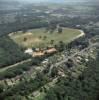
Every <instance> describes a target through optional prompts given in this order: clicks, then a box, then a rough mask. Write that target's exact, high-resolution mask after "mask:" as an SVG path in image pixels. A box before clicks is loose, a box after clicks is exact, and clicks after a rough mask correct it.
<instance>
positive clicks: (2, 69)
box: [0, 59, 31, 72]
mask: <svg viewBox="0 0 99 100" xmlns="http://www.w3.org/2000/svg"><path fill="white" fill-rule="evenodd" d="M29 61H31V59H27V60H23V61H21V62H18V63H16V64H14V65H10V66H7V67H4V68H0V72H2V71H5V70H7V69H8V68H12V67H15V66H17V65H19V64H23V63H25V62H29Z"/></svg>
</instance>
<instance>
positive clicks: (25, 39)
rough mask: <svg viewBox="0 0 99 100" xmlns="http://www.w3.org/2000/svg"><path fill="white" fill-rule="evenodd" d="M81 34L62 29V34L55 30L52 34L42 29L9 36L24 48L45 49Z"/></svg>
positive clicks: (69, 29) (66, 41)
mask: <svg viewBox="0 0 99 100" xmlns="http://www.w3.org/2000/svg"><path fill="white" fill-rule="evenodd" d="M79 34H81V32H80V31H79V30H77V29H71V28H63V32H62V33H58V32H57V30H55V31H54V32H53V33H50V32H46V31H45V29H44V28H40V29H33V30H29V31H27V32H25V33H23V32H17V33H11V34H9V36H10V37H11V39H13V40H14V41H15V42H16V43H17V44H19V45H21V46H24V47H27V48H29V47H45V46H48V45H55V44H58V43H59V42H60V41H63V42H64V43H68V42H70V41H71V40H73V39H75V38H76V37H77V36H78V35H79Z"/></svg>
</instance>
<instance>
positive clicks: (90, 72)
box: [45, 55, 99, 100]
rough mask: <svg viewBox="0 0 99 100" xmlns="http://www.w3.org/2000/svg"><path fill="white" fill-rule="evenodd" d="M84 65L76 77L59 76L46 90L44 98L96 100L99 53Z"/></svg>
mask: <svg viewBox="0 0 99 100" xmlns="http://www.w3.org/2000/svg"><path fill="white" fill-rule="evenodd" d="M86 67H87V68H86V69H85V70H84V72H83V73H82V74H81V75H79V77H78V78H77V79H75V78H74V77H72V76H69V77H68V78H63V77H60V78H59V80H58V82H57V83H56V85H55V87H53V88H50V90H49V91H48V92H47V95H46V97H45V100H98V99H97V98H98V93H99V55H98V57H97V59H96V60H94V59H92V58H90V61H89V62H87V63H86Z"/></svg>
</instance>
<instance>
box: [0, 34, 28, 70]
mask: <svg viewBox="0 0 99 100" xmlns="http://www.w3.org/2000/svg"><path fill="white" fill-rule="evenodd" d="M28 58H29V56H28V55H26V54H24V52H23V48H21V47H19V46H18V45H17V44H16V43H14V42H13V40H11V39H10V38H9V37H8V36H3V37H0V68H1V67H6V66H9V65H12V64H15V63H17V62H19V61H23V60H26V59H28Z"/></svg>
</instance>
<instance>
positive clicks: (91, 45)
mask: <svg viewBox="0 0 99 100" xmlns="http://www.w3.org/2000/svg"><path fill="white" fill-rule="evenodd" d="M97 45H99V44H98V43H94V44H90V46H89V47H87V48H85V49H83V50H81V51H79V52H76V53H74V54H72V55H71V56H68V57H67V58H66V59H64V60H62V61H60V62H58V63H56V64H54V65H52V66H51V67H50V70H49V73H48V74H49V75H50V73H51V71H52V69H53V67H54V66H55V67H58V66H59V65H61V64H63V63H65V62H67V61H68V59H72V58H73V57H75V56H76V55H78V54H84V52H85V51H86V50H88V49H90V48H92V47H94V46H97Z"/></svg>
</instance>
